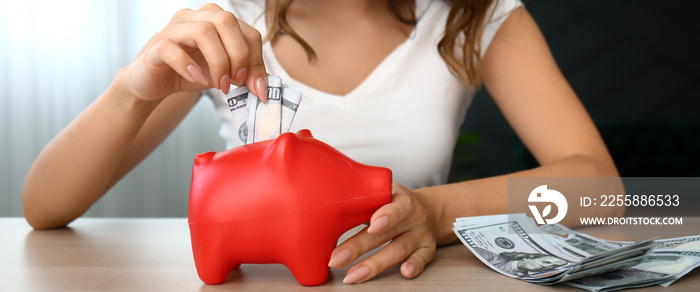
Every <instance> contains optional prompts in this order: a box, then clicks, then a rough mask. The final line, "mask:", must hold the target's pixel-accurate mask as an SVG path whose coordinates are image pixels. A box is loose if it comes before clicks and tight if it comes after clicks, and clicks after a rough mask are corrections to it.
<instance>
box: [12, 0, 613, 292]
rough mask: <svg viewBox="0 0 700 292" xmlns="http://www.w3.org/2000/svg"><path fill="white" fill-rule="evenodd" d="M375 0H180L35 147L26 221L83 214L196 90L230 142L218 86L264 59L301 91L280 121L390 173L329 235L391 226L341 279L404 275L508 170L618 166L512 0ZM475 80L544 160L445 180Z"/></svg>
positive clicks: (258, 73) (339, 256) (445, 239)
mask: <svg viewBox="0 0 700 292" xmlns="http://www.w3.org/2000/svg"><path fill="white" fill-rule="evenodd" d="M387 2H388V3H389V5H387ZM387 2H385V1H374V0H366V1H358V0H340V1H338V0H335V1H322V0H296V1H272V0H270V1H267V3H266V2H265V1H262V0H260V1H232V2H223V1H222V3H219V4H220V5H221V6H219V5H216V4H206V5H204V6H202V7H201V8H199V9H198V10H196V11H195V10H181V11H179V12H178V13H177V14H176V15H175V16H174V17H173V19H172V21H171V22H170V23H169V24H168V25H166V26H165V27H164V28H163V30H161V31H160V32H158V33H157V34H156V35H154V36H153V38H152V39H151V40H149V41H148V43H147V44H146V45H145V46H144V48H143V49H142V50H141V52H140V53H139V55H138V56H137V58H136V59H135V60H134V61H133V62H132V63H131V64H130V65H128V66H126V67H125V68H123V69H122V70H120V71H119V73H118V74H117V76H116V77H115V79H114V82H113V83H112V84H111V85H110V86H109V87H108V88H107V90H106V91H105V92H104V93H103V94H102V95H101V96H100V97H99V98H98V99H96V100H95V101H94V102H93V103H92V104H91V105H90V106H89V107H88V108H87V109H86V110H85V111H84V112H83V113H81V114H80V115H79V116H78V117H77V118H76V119H75V120H74V121H73V122H72V123H71V124H70V125H69V126H68V127H67V128H66V129H65V130H63V131H62V132H61V133H60V134H59V135H58V136H57V137H56V138H55V139H53V140H52V141H51V142H50V143H49V144H48V145H47V146H46V148H45V149H44V150H43V151H42V153H41V154H40V155H39V157H38V158H37V160H36V162H35V163H34V165H33V166H32V169H31V170H30V172H29V174H28V176H27V180H26V182H25V186H24V189H23V194H22V197H23V204H24V211H25V217H26V219H27V221H28V222H29V223H30V224H31V225H32V226H33V227H34V228H36V229H46V228H55V227H61V226H65V225H66V224H68V223H70V222H71V221H72V220H74V219H75V218H77V217H79V216H80V215H82V214H83V213H84V212H86V211H87V209H88V208H89V207H90V206H91V205H92V204H93V203H94V202H95V201H96V200H98V199H99V198H100V197H101V196H102V195H103V194H104V193H105V192H106V191H107V190H108V189H109V188H110V187H111V186H112V185H114V184H115V183H116V182H117V181H118V180H119V179H121V178H122V177H123V176H124V175H125V174H126V173H127V172H128V171H129V170H131V169H132V168H133V167H134V166H135V165H136V164H138V163H139V162H140V161H141V160H142V159H143V158H144V157H145V156H146V155H148V153H150V152H151V151H152V150H153V149H154V148H155V147H156V146H157V145H159V144H160V143H161V142H162V141H163V140H164V139H165V137H166V136H167V135H168V134H169V133H170V132H171V131H172V130H173V128H174V127H175V126H176V125H177V124H178V123H179V122H180V121H181V120H182V118H183V117H184V116H185V115H186V114H187V113H188V111H189V110H190V109H191V108H192V107H193V105H194V104H195V103H196V102H197V101H198V99H199V97H200V95H201V91H202V90H205V89H210V88H214V89H217V90H210V92H209V93H210V94H209V95H210V96H211V97H212V100H213V101H214V103H215V104H216V106H217V109H218V111H219V114H220V116H221V118H222V120H223V122H224V129H223V131H222V132H223V133H222V134H223V136H224V137H225V138H227V139H228V142H229V146H230V147H235V146H237V144H235V143H236V139H233V138H232V137H235V136H234V135H235V132H233V130H232V129H231V127H230V125H231V123H232V121H231V118H230V114H229V113H228V109H227V107H226V104H225V102H224V98H223V97H222V95H223V94H225V93H227V92H228V90H229V85H230V84H233V85H243V84H247V85H248V87H249V88H251V91H252V92H253V93H254V94H256V95H257V96H260V97H262V98H261V99H263V101H264V100H265V99H266V84H265V82H266V79H265V78H264V76H265V75H266V73H270V74H274V75H279V76H281V77H282V80H283V81H284V82H285V83H288V84H290V85H292V86H293V87H296V88H298V89H300V90H301V91H303V92H304V100H303V102H302V104H301V105H300V108H299V111H298V112H297V115H296V118H295V121H294V125H293V130H297V129H301V128H308V129H311V131H312V132H313V134H314V136H315V137H317V138H319V139H320V140H322V141H325V142H326V143H328V144H330V145H332V146H334V147H336V148H338V149H339V150H341V151H343V152H344V153H346V154H347V155H348V156H350V157H352V158H353V159H356V160H358V161H359V162H362V163H366V164H370V165H378V166H386V167H389V168H391V169H392V171H393V173H394V177H395V181H396V182H397V183H396V184H395V185H394V194H393V199H392V202H391V203H390V204H387V205H385V206H383V207H382V208H380V209H379V210H378V211H377V212H375V214H374V215H373V216H372V219H371V220H370V225H369V227H368V228H366V229H365V230H363V231H361V232H360V233H359V234H357V235H356V236H354V237H353V238H351V239H349V240H348V241H346V242H344V243H342V244H341V245H340V246H338V247H337V248H336V249H335V250H334V251H333V254H332V257H331V260H330V262H329V266H330V267H333V268H343V267H345V266H347V265H348V264H350V263H351V262H353V261H354V260H355V259H357V258H358V257H359V256H360V255H362V254H364V253H365V252H367V251H369V250H371V249H373V248H375V247H378V246H380V245H381V244H383V243H385V242H387V241H389V240H391V242H390V243H389V244H388V245H387V246H386V247H384V248H383V249H382V250H380V251H379V252H377V253H376V254H374V255H373V256H371V257H368V258H367V259H364V260H362V261H360V262H359V263H357V264H355V265H354V266H352V267H351V268H350V269H349V270H348V274H347V276H346V278H345V279H344V280H343V281H344V282H345V283H360V282H363V281H367V280H369V279H371V278H372V277H374V276H376V275H377V274H379V273H380V272H382V271H383V270H385V269H386V268H388V267H390V266H392V265H394V264H397V263H400V262H403V264H402V265H401V273H402V274H403V275H404V276H405V277H407V278H413V277H415V276H417V275H418V274H420V273H421V271H422V270H423V268H424V267H425V266H426V265H427V264H428V263H429V262H430V261H431V260H432V259H433V257H434V255H435V249H436V246H440V245H445V244H449V243H451V242H453V241H454V239H455V236H454V234H453V233H452V230H451V226H452V222H453V221H454V218H455V217H463V216H477V215H487V214H498V213H507V212H508V210H507V177H513V176H529V177H551V176H618V173H617V170H616V168H615V165H614V163H613V162H612V159H611V158H610V155H609V154H608V151H607V149H606V148H605V145H604V144H603V142H602V140H601V138H600V136H599V134H598V132H597V130H596V129H595V127H594V125H593V123H592V122H591V120H590V118H589V116H588V114H587V113H586V111H585V109H584V108H583V106H582V105H581V103H580V102H579V101H578V99H577V97H576V95H575V93H574V92H573V91H572V89H571V88H570V86H569V85H568V83H567V82H566V80H565V79H564V77H563V76H562V74H561V72H560V71H559V69H558V68H557V66H556V64H555V62H554V60H553V58H552V56H551V53H550V52H549V49H548V48H547V45H546V42H545V40H544V38H543V37H542V34H541V32H540V31H539V29H538V28H537V25H536V24H535V22H534V21H533V19H532V18H531V16H530V15H529V14H528V13H527V11H526V10H525V9H524V8H523V7H522V5H521V3H520V2H519V0H501V1H477V0H472V1H468V0H464V1H430V0H417V1H415V2H414V1H387ZM222 7H223V8H222ZM263 36H265V37H264V38H263ZM477 84H483V85H484V86H486V88H487V89H488V90H489V92H490V93H491V95H492V97H493V98H494V99H495V101H496V103H497V104H498V106H499V107H500V109H501V110H502V112H503V113H504V115H505V116H506V118H507V119H508V121H509V122H510V123H511V125H512V126H513V128H514V129H515V131H516V132H517V134H518V135H519V136H520V138H521V139H522V140H523V142H524V143H525V144H526V145H527V147H528V149H529V150H530V151H531V152H532V153H533V155H534V156H535V157H536V158H537V160H538V161H539V162H540V164H541V166H540V167H538V168H535V169H531V170H527V171H522V172H518V173H514V174H509V175H507V176H506V175H504V176H499V177H492V178H485V179H479V180H472V181H465V182H460V183H455V184H445V183H446V176H447V172H448V171H449V165H450V160H451V153H452V148H453V147H454V143H455V140H456V136H457V133H458V129H459V126H460V124H461V123H462V121H463V119H464V115H465V113H466V109H467V107H468V105H469V103H470V102H471V98H472V96H473V92H474V90H473V87H474V86H475V85H477ZM572 209H576V208H575V206H572V208H570V210H569V212H573V213H575V212H576V210H572ZM607 212H608V214H605V215H610V216H612V215H614V214H617V213H619V212H621V210H620V209H612V208H611V209H608V211H607ZM601 215H603V214H601ZM572 218H573V217H572ZM564 223H567V222H566V221H565V222H564ZM569 223H571V222H569Z"/></svg>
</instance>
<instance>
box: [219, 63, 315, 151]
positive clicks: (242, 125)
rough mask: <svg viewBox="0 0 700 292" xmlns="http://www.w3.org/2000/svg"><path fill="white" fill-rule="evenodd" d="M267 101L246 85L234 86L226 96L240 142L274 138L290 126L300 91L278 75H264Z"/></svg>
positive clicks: (299, 97)
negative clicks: (265, 76)
mask: <svg viewBox="0 0 700 292" xmlns="http://www.w3.org/2000/svg"><path fill="white" fill-rule="evenodd" d="M267 84H268V86H267V103H262V102H261V101H260V98H258V97H257V96H255V95H254V94H252V93H251V92H250V91H249V90H248V87H247V86H242V87H238V88H235V89H233V90H231V92H229V94H228V95H227V96H226V98H227V99H228V105H229V110H230V111H231V116H232V117H233V122H234V124H235V127H236V129H237V131H238V138H239V140H240V141H241V144H251V143H255V142H258V141H264V140H269V139H274V138H276V137H277V136H279V135H280V134H282V133H284V132H288V131H289V129H290V128H291V125H292V121H293V119H294V115H295V114H296V111H297V109H298V107H299V103H300V102H301V96H302V93H301V92H300V91H298V90H296V89H294V88H292V87H290V86H288V85H286V84H282V80H281V79H280V78H279V77H278V76H272V75H270V76H267Z"/></svg>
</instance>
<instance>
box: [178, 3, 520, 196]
mask: <svg viewBox="0 0 700 292" xmlns="http://www.w3.org/2000/svg"><path fill="white" fill-rule="evenodd" d="M216 2H218V3H217V4H218V5H219V6H221V7H222V8H223V9H225V10H228V11H231V12H233V14H234V15H236V17H238V18H239V19H241V20H243V21H244V22H246V23H248V24H249V25H251V26H253V27H255V28H256V29H257V30H258V31H260V33H261V34H262V35H265V34H266V32H267V27H266V24H265V19H264V16H263V11H264V8H265V4H264V3H265V1H264V0H256V1H251V0H249V1H216ZM498 3H499V4H498V5H497V6H496V7H494V8H495V11H494V13H493V17H492V18H491V20H490V22H489V23H488V24H487V25H486V26H485V29H484V32H483V37H482V52H486V49H487V48H488V45H489V44H490V42H491V40H492V39H493V37H494V35H495V34H496V31H498V29H499V28H500V26H501V24H502V23H503V22H504V21H505V19H506V18H507V17H508V15H509V14H510V13H511V12H512V11H513V10H514V9H515V8H517V7H518V6H521V5H522V3H521V2H520V0H501V1H499V2H498ZM203 4H204V2H202V3H201V4H200V3H196V1H195V3H190V7H191V8H193V9H197V8H199V7H200V6H202V5H203ZM449 9H450V7H449V4H447V3H446V2H445V1H440V0H416V16H417V19H418V23H417V25H416V26H415V28H414V30H413V32H412V33H411V35H410V37H409V38H408V39H407V40H406V41H405V42H404V43H402V44H401V45H399V46H398V47H397V48H396V49H395V50H394V51H393V52H392V53H390V54H389V55H388V56H387V57H386V59H384V61H382V63H380V64H379V66H378V67H377V68H375V69H374V71H373V72H372V73H371V74H370V75H369V76H368V77H367V79H365V80H364V81H363V82H362V83H361V84H360V85H359V86H358V87H357V88H355V89H354V90H352V91H351V92H350V93H348V94H346V95H342V96H340V95H334V94H328V93H326V92H323V91H320V90H317V89H315V88H313V87H310V86H308V85H306V84H303V83H301V82H299V81H297V80H295V79H294V78H292V77H291V76H289V74H288V73H287V72H286V71H285V70H284V68H282V66H281V65H280V63H279V62H278V61H277V59H276V57H275V54H274V52H273V50H272V47H271V45H270V43H269V42H268V43H265V44H264V45H263V59H264V61H265V65H266V67H267V72H268V73H269V74H271V75H277V76H280V77H281V78H282V82H284V83H285V84H288V85H290V86H292V87H294V88H296V89H299V90H300V91H302V92H303V98H302V101H301V104H300V105H299V109H298V111H297V113H296V116H295V118H294V122H293V124H292V128H291V131H293V132H295V131H298V130H301V129H309V130H311V133H312V134H313V135H314V137H316V138H317V139H319V140H321V141H324V142H325V143H327V144H329V145H331V146H333V147H335V148H336V149H338V150H340V151H341V152H343V153H344V154H345V155H347V156H349V157H350V158H352V159H354V160H356V161H358V162H360V163H364V164H368V165H374V166H383V167H388V168H390V169H391V170H392V172H393V177H394V181H395V182H398V183H401V184H403V185H404V186H406V187H408V188H420V187H425V186H432V185H438V184H444V183H446V181H447V176H448V173H449V170H450V164H451V161H452V152H453V149H454V146H455V142H456V139H457V136H458V134H459V128H460V126H461V125H462V122H463V121H464V116H465V114H466V111H467V108H468V107H469V105H470V103H471V101H472V98H473V96H474V91H473V90H471V89H470V88H469V87H467V86H465V85H463V84H460V82H459V81H458V80H457V78H455V76H454V75H452V74H451V73H450V71H449V69H448V67H447V65H446V64H445V62H444V61H443V60H442V58H441V57H440V55H439V54H438V51H437V43H438V42H439V41H440V39H441V37H442V35H443V32H444V28H445V23H446V20H447V15H448V13H449ZM492 9H493V8H492ZM207 94H208V95H209V96H210V97H211V98H212V100H213V101H214V104H215V107H216V111H217V113H218V115H219V117H220V118H221V121H222V123H223V126H222V128H221V131H220V134H221V136H222V137H223V138H224V139H225V140H226V141H227V147H228V148H232V147H236V146H239V145H240V142H239V141H238V139H236V138H235V137H236V136H237V133H236V131H235V129H234V128H235V127H234V126H233V119H232V117H231V114H230V112H229V109H228V104H227V103H226V98H225V96H224V95H223V93H221V91H219V90H208V91H207Z"/></svg>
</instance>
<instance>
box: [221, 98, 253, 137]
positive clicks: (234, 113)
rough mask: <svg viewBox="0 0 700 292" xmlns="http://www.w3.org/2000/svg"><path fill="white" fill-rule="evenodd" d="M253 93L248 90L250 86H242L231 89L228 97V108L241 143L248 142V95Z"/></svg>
mask: <svg viewBox="0 0 700 292" xmlns="http://www.w3.org/2000/svg"><path fill="white" fill-rule="evenodd" d="M249 95H252V94H251V93H250V91H249V90H248V86H241V87H238V88H234V89H233V90H231V91H230V92H229V93H228V95H226V99H227V102H228V108H229V110H230V111H231V117H232V118H233V124H234V128H235V129H236V131H237V133H238V135H237V137H238V139H239V140H240V141H241V144H246V143H248V123H247V121H248V112H249V108H248V96H249Z"/></svg>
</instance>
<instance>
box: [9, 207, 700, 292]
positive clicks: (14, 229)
mask: <svg viewBox="0 0 700 292" xmlns="http://www.w3.org/2000/svg"><path fill="white" fill-rule="evenodd" d="M689 219H690V220H689ZM686 224H687V225H690V224H693V225H695V226H698V225H697V224H700V217H697V218H684V225H686ZM594 230H595V229H591V231H594ZM0 231H2V235H0V291H197V290H198V291H214V290H216V291H231V290H235V291H248V290H250V291H265V290H272V291H286V290H295V291H306V290H313V291H392V292H396V291H465V290H471V291H582V290H578V289H574V288H571V287H568V286H565V285H556V286H540V285H537V284H531V283H527V282H524V281H520V280H515V279H511V278H508V277H505V276H502V275H500V274H498V273H496V272H495V271H493V270H491V269H490V268H488V267H487V266H486V265H485V264H483V263H481V262H480V261H479V260H478V259H477V258H475V257H474V255H472V253H471V252H469V250H468V249H467V248H466V247H464V246H463V245H461V244H455V245H452V246H447V247H442V248H439V249H438V252H437V255H436V257H435V260H434V261H433V263H432V264H430V265H429V266H428V267H427V268H426V270H425V271H424V272H423V273H422V274H421V275H420V276H418V277H417V278H415V279H412V280H408V279H405V278H403V277H402V276H401V275H400V273H399V269H398V266H395V267H392V268H390V269H389V270H387V271H385V272H384V273H382V274H380V275H379V276H377V277H376V278H375V279H373V280H371V281H369V282H366V283H363V284H359V285H344V284H343V283H342V280H343V277H344V276H345V273H346V272H347V268H346V269H343V270H335V269H332V270H331V272H330V274H329V276H328V280H327V281H326V283H324V284H323V285H322V286H320V287H304V286H301V285H299V284H298V283H297V282H296V281H295V280H294V278H293V276H292V274H291V273H290V272H289V270H287V268H286V267H284V266H282V265H242V266H241V269H239V270H234V271H232V272H231V273H230V274H229V277H228V279H227V280H226V282H224V283H223V284H221V285H215V286H210V285H206V284H204V283H202V282H201V281H200V280H199V278H198V277H197V272H196V270H195V267H194V260H193V258H192V250H191V246H190V236H189V229H188V226H187V220H186V219H185V218H175V219H90V218H82V219H78V220H77V221H76V222H74V223H73V224H72V225H71V228H65V229H58V230H49V231H32V230H31V228H30V227H29V225H27V223H26V222H25V221H24V219H23V218H0ZM583 231H586V230H585V229H584V230H583ZM344 237H346V236H344ZM647 237H648V236H647ZM667 237H669V236H667ZM674 237H675V236H674ZM616 238H617V239H625V238H627V237H625V236H618V237H616ZM627 239H636V238H627ZM698 287H700V272H698V271H694V272H691V273H690V274H688V275H686V276H685V277H683V278H682V279H681V280H679V281H678V282H676V283H674V284H673V285H671V286H670V287H668V288H662V287H660V286H652V287H648V288H644V290H643V291H669V292H670V291H697V290H698ZM635 291H637V290H635Z"/></svg>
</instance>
